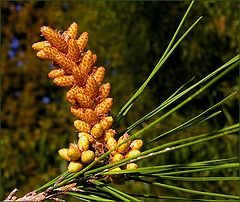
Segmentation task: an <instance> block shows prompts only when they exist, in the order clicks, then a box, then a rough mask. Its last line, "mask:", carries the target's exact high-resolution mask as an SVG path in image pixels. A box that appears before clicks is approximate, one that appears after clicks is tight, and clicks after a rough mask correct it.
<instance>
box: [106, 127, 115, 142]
mask: <svg viewBox="0 0 240 202" xmlns="http://www.w3.org/2000/svg"><path fill="white" fill-rule="evenodd" d="M115 135H116V131H115V130H113V129H108V130H106V131H105V137H104V140H105V142H107V141H108V139H109V138H110V137H113V138H114V136H115ZM114 140H115V139H114ZM115 141H116V142H117V140H115ZM116 144H117V143H116Z"/></svg>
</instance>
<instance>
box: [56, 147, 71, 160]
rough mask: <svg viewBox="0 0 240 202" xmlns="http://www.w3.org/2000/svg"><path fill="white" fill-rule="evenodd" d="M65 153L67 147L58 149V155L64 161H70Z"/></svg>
mask: <svg viewBox="0 0 240 202" xmlns="http://www.w3.org/2000/svg"><path fill="white" fill-rule="evenodd" d="M67 153H68V149H67V148H63V149H60V150H58V154H59V156H61V157H62V158H63V159H65V160H66V161H71V159H70V158H69V156H68V154H67Z"/></svg>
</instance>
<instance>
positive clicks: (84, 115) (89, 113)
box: [71, 107, 98, 125]
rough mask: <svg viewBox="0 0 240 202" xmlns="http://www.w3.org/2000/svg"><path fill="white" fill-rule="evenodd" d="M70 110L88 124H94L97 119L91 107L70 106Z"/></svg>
mask: <svg viewBox="0 0 240 202" xmlns="http://www.w3.org/2000/svg"><path fill="white" fill-rule="evenodd" d="M71 112H72V114H74V115H75V116H77V117H78V118H79V119H81V120H82V121H85V122H86V123H88V124H91V125H92V124H95V123H96V122H97V121H98V116H97V114H96V112H95V111H93V110H92V109H88V108H87V109H84V108H77V107H71Z"/></svg>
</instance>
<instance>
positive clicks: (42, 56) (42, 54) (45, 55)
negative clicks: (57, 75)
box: [37, 50, 49, 60]
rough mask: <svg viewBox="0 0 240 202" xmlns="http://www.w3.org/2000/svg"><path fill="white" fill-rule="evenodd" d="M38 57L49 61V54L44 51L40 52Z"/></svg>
mask: <svg viewBox="0 0 240 202" xmlns="http://www.w3.org/2000/svg"><path fill="white" fill-rule="evenodd" d="M37 57H39V58H40V59H43V60H48V59H49V57H48V56H47V54H46V53H45V52H44V51H43V50H40V51H38V52H37Z"/></svg>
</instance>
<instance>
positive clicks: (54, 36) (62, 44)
mask: <svg viewBox="0 0 240 202" xmlns="http://www.w3.org/2000/svg"><path fill="white" fill-rule="evenodd" d="M41 33H42V35H43V36H44V37H45V39H47V40H48V41H49V43H50V44H51V45H52V46H54V47H56V48H57V49H58V50H60V51H61V52H64V53H66V52H67V48H68V46H67V43H66V41H65V40H64V39H63V37H62V36H61V34H60V33H59V32H57V31H55V30H53V29H51V28H50V27H46V26H43V27H41Z"/></svg>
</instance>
